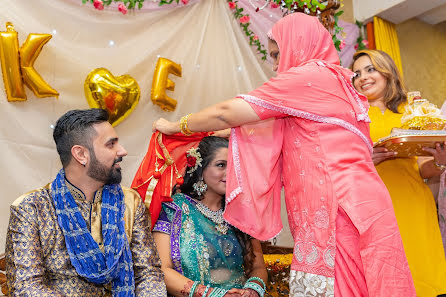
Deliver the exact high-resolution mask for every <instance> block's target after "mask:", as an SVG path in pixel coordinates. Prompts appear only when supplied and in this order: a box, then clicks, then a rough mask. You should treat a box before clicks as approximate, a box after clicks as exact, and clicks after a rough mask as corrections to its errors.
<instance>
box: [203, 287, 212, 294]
mask: <svg viewBox="0 0 446 297" xmlns="http://www.w3.org/2000/svg"><path fill="white" fill-rule="evenodd" d="M210 288H211V285H207V286H206V289H205V290H204V292H203V297H206V295H207V294H208V291H209V289H210Z"/></svg>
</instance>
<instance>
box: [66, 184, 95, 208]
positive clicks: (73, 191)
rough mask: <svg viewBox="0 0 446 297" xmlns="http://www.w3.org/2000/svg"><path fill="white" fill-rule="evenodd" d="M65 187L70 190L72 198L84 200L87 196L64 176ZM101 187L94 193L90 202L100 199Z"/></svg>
mask: <svg viewBox="0 0 446 297" xmlns="http://www.w3.org/2000/svg"><path fill="white" fill-rule="evenodd" d="M65 181H66V185H67V188H68V189H69V190H70V193H71V195H73V198H74V200H82V201H86V200H87V197H86V196H85V194H84V192H82V190H81V189H79V188H78V187H76V186H75V185H73V184H72V183H71V182H70V181H69V180H68V179H66V178H65ZM102 189H103V187H101V188H99V189H98V190H97V191H96V192H95V193H94V198H93V202H92V203H97V202H101V201H102Z"/></svg>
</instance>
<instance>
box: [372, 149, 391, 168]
mask: <svg viewBox="0 0 446 297" xmlns="http://www.w3.org/2000/svg"><path fill="white" fill-rule="evenodd" d="M396 154H397V153H396V152H389V151H388V150H387V149H386V148H385V147H374V148H373V155H372V160H373V164H375V165H378V164H379V163H381V162H382V161H385V160H388V159H391V158H394V157H395V156H396Z"/></svg>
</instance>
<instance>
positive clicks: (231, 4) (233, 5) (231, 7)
mask: <svg viewBox="0 0 446 297" xmlns="http://www.w3.org/2000/svg"><path fill="white" fill-rule="evenodd" d="M228 5H229V8H230V9H235V6H236V5H235V3H234V2H228Z"/></svg>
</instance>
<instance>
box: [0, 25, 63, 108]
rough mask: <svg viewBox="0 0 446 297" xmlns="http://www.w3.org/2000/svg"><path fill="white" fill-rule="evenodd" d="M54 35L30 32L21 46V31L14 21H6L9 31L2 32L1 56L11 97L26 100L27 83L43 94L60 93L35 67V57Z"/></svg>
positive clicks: (41, 95)
mask: <svg viewBox="0 0 446 297" xmlns="http://www.w3.org/2000/svg"><path fill="white" fill-rule="evenodd" d="M51 37H52V36H51V35H50V34H29V35H28V38H27V39H26V41H25V43H24V44H23V45H22V47H21V48H20V49H19V40H18V38H17V32H16V31H15V30H14V26H13V25H12V23H10V22H7V23H6V32H4V31H2V32H0V60H1V64H2V74H3V82H4V84H5V90H6V97H7V98H8V101H25V100H26V93H25V88H24V87H23V83H25V85H26V86H28V88H30V89H31V90H32V91H33V92H34V94H35V95H36V96H37V97H39V98H43V97H51V96H55V97H57V96H59V93H58V92H57V91H56V90H54V89H53V88H52V87H51V86H50V85H49V84H48V83H47V82H45V81H44V80H43V78H42V77H41V76H40V75H39V73H37V71H36V70H35V69H34V61H35V60H36V59H37V57H38V56H39V54H40V51H41V50H42V47H43V46H44V45H45V44H46V43H47V42H48V41H49V40H50V39H51Z"/></svg>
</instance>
